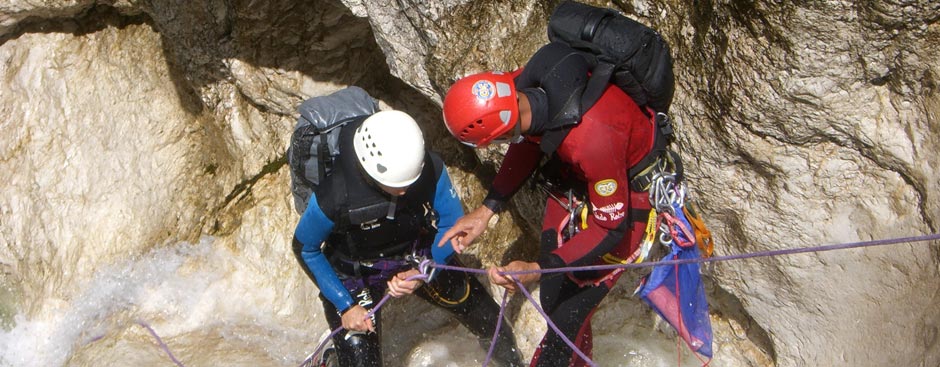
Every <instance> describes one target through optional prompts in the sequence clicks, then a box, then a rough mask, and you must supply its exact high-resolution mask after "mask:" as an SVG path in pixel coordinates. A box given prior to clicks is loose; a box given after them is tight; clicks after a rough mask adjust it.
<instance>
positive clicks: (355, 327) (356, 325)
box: [342, 305, 375, 333]
mask: <svg viewBox="0 0 940 367" xmlns="http://www.w3.org/2000/svg"><path fill="white" fill-rule="evenodd" d="M368 313H369V311H367V310H366V309H365V307H362V306H360V305H355V306H352V307H350V308H349V309H348V310H346V311H345V312H343V316H342V318H343V328H344V329H346V330H348V331H360V332H367V331H371V332H373V333H374V332H375V326H374V325H372V318H371V317H366V315H367V314H368Z"/></svg>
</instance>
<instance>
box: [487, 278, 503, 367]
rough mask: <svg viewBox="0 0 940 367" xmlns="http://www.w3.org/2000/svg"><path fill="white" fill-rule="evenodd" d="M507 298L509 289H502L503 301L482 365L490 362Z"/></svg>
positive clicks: (501, 324) (501, 323)
mask: <svg viewBox="0 0 940 367" xmlns="http://www.w3.org/2000/svg"><path fill="white" fill-rule="evenodd" d="M508 299H509V289H506V290H504V291H503V301H502V302H501V303H500V305H499V318H497V319H496V331H494V332H493V340H491V341H490V349H489V350H487V351H486V359H484V360H483V367H486V366H487V365H489V364H490V358H492V356H493V350H494V349H496V340H497V339H498V338H499V328H500V327H502V326H503V314H505V313H506V312H505V311H506V301H507V300H508Z"/></svg>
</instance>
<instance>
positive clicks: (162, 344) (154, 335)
mask: <svg viewBox="0 0 940 367" xmlns="http://www.w3.org/2000/svg"><path fill="white" fill-rule="evenodd" d="M137 325H140V326H143V327H144V328H146V329H147V331H149V332H150V335H153V337H154V339H157V344H160V348H162V349H163V351H164V352H166V355H168V356H170V359H171V360H173V363H176V365H177V366H179V367H186V366H183V363H182V362H180V361H179V360H178V359H176V357H174V356H173V352H171V351H170V347H167V346H166V343H164V342H163V339H160V335H157V332H156V331H155V330H153V328H152V327H150V325H148V324H147V323H146V322H143V321H141V320H137Z"/></svg>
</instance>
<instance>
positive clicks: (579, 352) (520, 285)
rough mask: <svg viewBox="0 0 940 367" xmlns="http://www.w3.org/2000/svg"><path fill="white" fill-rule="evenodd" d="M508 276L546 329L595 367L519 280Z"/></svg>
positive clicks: (513, 276)
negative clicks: (553, 331) (537, 313)
mask: <svg viewBox="0 0 940 367" xmlns="http://www.w3.org/2000/svg"><path fill="white" fill-rule="evenodd" d="M510 276H511V277H512V280H513V281H514V282H516V285H517V286H518V287H519V290H521V291H522V294H524V295H525V298H528V299H529V302H532V306H535V310H536V311H538V312H539V313H540V314H542V317H543V318H545V323H547V324H548V327H550V328H552V330H555V334H558V337H560V338H561V340H563V341H564V342H565V344H568V347H570V348H571V350H573V351H574V352H575V353H577V354H578V356H579V357H581V359H583V360H584V362H586V363H587V364H588V365H589V366H592V367H597V364H596V363H594V361H592V360H591V359H590V358H588V357H587V356H586V355H584V352H582V351H581V348H578V347H577V346H576V345H574V343H572V342H571V340H569V339H568V337H567V336H565V334H564V333H562V332H561V330H559V329H558V326H555V323H554V322H552V319H551V318H550V317H548V314H547V313H545V310H543V309H542V307H541V306H539V303H538V302H537V301H535V298H532V295H531V294H529V290H527V289H526V288H525V285H524V284H522V282H520V281H519V278H517V277H516V276H515V275H510Z"/></svg>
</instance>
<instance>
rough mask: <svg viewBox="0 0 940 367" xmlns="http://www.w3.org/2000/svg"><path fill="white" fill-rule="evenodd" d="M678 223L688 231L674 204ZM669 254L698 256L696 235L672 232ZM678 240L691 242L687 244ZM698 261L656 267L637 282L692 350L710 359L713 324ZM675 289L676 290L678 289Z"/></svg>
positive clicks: (676, 257) (642, 293) (645, 297)
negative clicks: (673, 234)
mask: <svg viewBox="0 0 940 367" xmlns="http://www.w3.org/2000/svg"><path fill="white" fill-rule="evenodd" d="M674 208H675V209H676V210H675V213H676V217H675V218H676V223H677V225H684V226H685V228H687V229H689V231H691V228H692V225H691V224H690V223H689V221H688V220H687V219H686V218H685V214H684V213H683V212H682V208H680V207H678V205H674ZM675 233H676V235H675V237H676V238H674V240H673V241H672V244H671V245H670V247H671V253H670V254H668V255H666V256H665V257H663V259H662V260H664V261H665V260H679V259H698V258H701V254H700V253H699V249H698V246H695V238H694V235H692V236H691V237H692V238H688V237H689V236H688V235H687V233H686V232H683V231H681V230H679V231H675ZM680 243H683V244H692V245H691V246H688V247H682V246H679V244H680ZM699 271H700V266H699V263H689V264H677V265H663V266H656V267H654V268H653V271H652V272H651V273H650V274H649V275H647V276H646V277H645V278H644V279H643V281H642V284H641V285H640V288H639V291H638V292H639V295H640V297H641V298H642V299H643V301H644V302H646V304H648V305H649V306H650V307H652V308H653V310H654V311H656V313H658V314H659V315H660V316H662V318H663V319H665V320H666V321H667V322H669V324H670V325H672V327H673V328H675V329H676V331H677V332H678V333H679V336H680V337H681V338H682V339H683V340H685V342H686V344H687V345H688V346H689V348H690V349H692V350H693V351H695V352H697V353H699V354H701V355H703V356H706V357H708V358H712V326H711V319H709V317H708V300H707V298H706V297H705V286H704V285H703V284H702V275H701V273H700V272H699ZM677 288H678V290H677Z"/></svg>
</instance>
